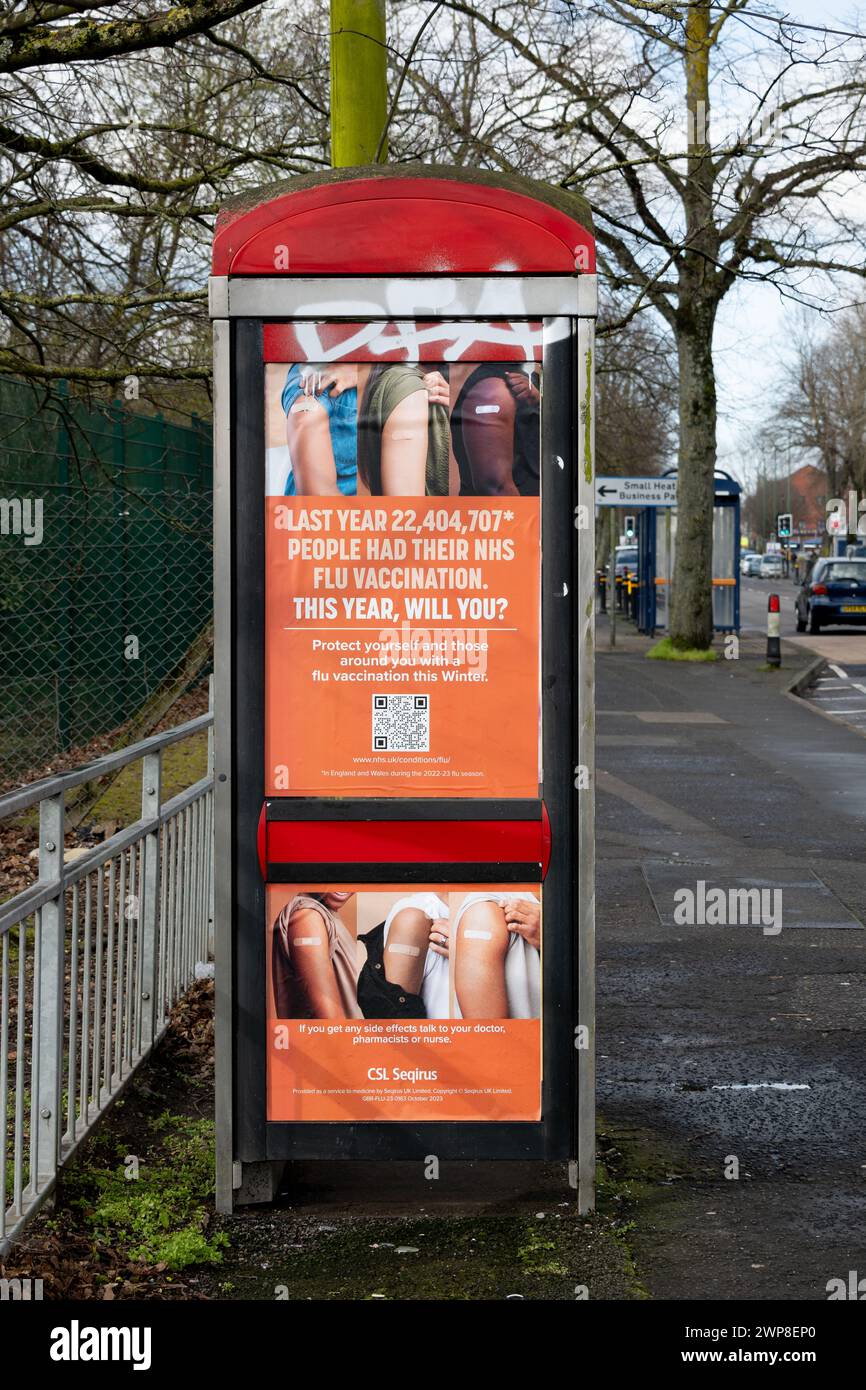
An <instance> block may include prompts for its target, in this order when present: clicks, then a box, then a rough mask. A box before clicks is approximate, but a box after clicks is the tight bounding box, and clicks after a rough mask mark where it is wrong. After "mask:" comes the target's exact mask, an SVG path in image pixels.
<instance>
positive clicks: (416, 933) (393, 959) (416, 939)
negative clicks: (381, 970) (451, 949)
mask: <svg viewBox="0 0 866 1390" xmlns="http://www.w3.org/2000/svg"><path fill="white" fill-rule="evenodd" d="M429 936H430V918H429V917H428V916H427V915H426V913H424V912H422V911H421V909H420V908H419V907H403V908H401V909H400V911H399V912H398V913H396V914H395V916H394V920H393V921H392V923H391V925H390V927H389V928H388V940H387V943H386V945H385V978H386V979H387V980H390V981H391V983H392V984H395V985H399V986H400V987H401V988H402V989H405V990H406V991H407V992H408V993H409V994H420V992H421V981H422V980H423V978H424V962H425V960H426V958H427V942H428V938H429Z"/></svg>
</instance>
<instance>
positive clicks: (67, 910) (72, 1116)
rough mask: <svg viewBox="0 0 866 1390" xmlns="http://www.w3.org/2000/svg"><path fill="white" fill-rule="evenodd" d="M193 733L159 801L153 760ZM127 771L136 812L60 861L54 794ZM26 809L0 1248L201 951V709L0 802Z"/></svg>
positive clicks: (6, 921)
mask: <svg viewBox="0 0 866 1390" xmlns="http://www.w3.org/2000/svg"><path fill="white" fill-rule="evenodd" d="M205 730H206V731H207V732H208V765H207V775H206V776H205V777H203V778H199V779H198V780H197V781H196V782H194V783H192V784H191V785H190V786H188V787H186V788H184V789H183V790H181V791H180V792H178V793H176V794H175V795H173V796H172V797H170V798H169V799H167V800H165V801H163V799H162V755H163V751H164V750H165V749H166V748H168V747H170V746H171V745H172V744H175V743H179V742H181V741H182V740H183V739H186V738H190V737H192V736H194V735H195V734H199V733H202V732H204V731H205ZM135 762H141V764H142V779H141V814H140V817H139V819H138V820H136V821H135V822H134V823H133V824H132V825H128V826H125V827H124V828H123V829H122V830H119V831H117V832H116V833H115V834H114V835H112V836H110V837H109V838H108V839H107V840H104V841H103V842H102V843H101V844H99V845H95V846H93V847H92V848H91V849H88V850H87V852H86V853H85V854H83V855H80V856H78V857H77V858H76V859H75V860H74V861H72V862H70V863H68V864H67V863H65V862H64V848H63V846H64V800H65V795H66V792H67V791H69V790H71V789H72V788H74V787H79V786H82V785H83V784H84V783H87V782H91V781H94V780H95V779H97V778H99V777H102V776H104V775H105V774H106V773H110V772H114V771H118V770H120V769H121V768H123V767H127V766H129V765H130V764H131V763H135ZM36 805H38V806H39V851H38V852H39V876H38V879H37V881H36V882H35V883H34V884H31V885H30V886H29V887H27V888H25V889H23V890H22V891H21V892H19V893H17V894H16V895H15V896H14V897H12V898H10V899H8V900H7V901H6V902H5V903H3V904H2V905H0V1119H2V1121H3V1142H2V1144H0V1255H2V1254H3V1253H5V1251H6V1250H7V1249H8V1247H9V1244H10V1242H11V1241H12V1240H14V1239H15V1238H16V1237H17V1236H18V1235H19V1234H20V1232H21V1229H22V1228H23V1226H24V1225H25V1224H26V1223H27V1222H28V1221H29V1220H30V1219H31V1218H32V1217H33V1216H34V1215H35V1213H36V1212H37V1211H38V1210H39V1208H40V1207H41V1205H42V1203H43V1202H44V1201H45V1199H46V1197H47V1196H48V1195H49V1194H50V1192H51V1191H52V1190H53V1188H54V1185H55V1182H56V1179H57V1174H58V1172H59V1171H60V1168H61V1167H62V1166H63V1164H64V1163H65V1162H66V1161H67V1160H68V1159H69V1157H70V1155H71V1154H72V1153H73V1152H74V1151H75V1149H76V1148H77V1147H78V1145H79V1144H80V1143H81V1141H82V1140H83V1139H84V1138H85V1136H86V1135H87V1134H88V1133H89V1132H90V1131H91V1130H92V1129H93V1127H94V1125H95V1124H96V1123H97V1122H98V1121H99V1119H100V1117H101V1116H102V1115H103V1114H104V1113H105V1111H106V1109H107V1108H108V1107H109V1106H110V1105H111V1104H112V1103H113V1101H114V1100H115V1099H116V1097H117V1096H118V1095H119V1093H120V1091H121V1090H122V1089H123V1087H124V1086H125V1085H126V1083H127V1082H128V1080H129V1078H130V1076H131V1075H132V1074H133V1072H134V1071H135V1069H136V1068H137V1067H138V1066H139V1065H140V1064H141V1063H142V1062H143V1061H144V1059H145V1058H146V1057H147V1056H148V1054H149V1053H150V1051H151V1050H152V1048H153V1047H154V1045H155V1044H156V1042H157V1041H158V1040H159V1038H160V1037H161V1036H162V1034H163V1032H164V1031H165V1028H166V1027H167V1023H168V1015H169V1012H170V1010H171V1008H172V1006H173V1005H174V1003H175V1002H176V1001H177V1000H178V999H179V998H180V997H181V995H182V994H184V993H185V991H186V990H187V989H188V988H189V986H190V985H191V984H192V982H193V979H194V978H195V967H196V963H197V962H198V961H202V960H205V959H207V957H208V955H209V954H211V942H212V924H213V714H212V712H211V713H208V714H204V715H199V716H198V717H197V718H196V719H190V720H187V722H186V723H184V724H179V725H178V726H177V727H176V728H173V729H167V730H166V731H165V732H164V733H161V734H154V735H152V736H151V737H150V738H146V739H142V740H140V742H138V743H135V744H131V745H130V746H129V747H128V748H122V749H118V750H116V751H115V752H113V753H108V754H106V755H105V756H104V757H101V758H96V759H94V760H93V761H92V762H90V763H86V764H83V765H82V766H80V767H77V768H73V769H71V770H70V771H68V772H61V773H57V774H56V775H55V776H52V777H45V778H42V779H41V780H40V781H39V782H34V783H32V784H31V785H30V786H27V787H21V788H18V789H17V790H15V791H13V792H8V793H7V794H6V795H5V796H3V797H0V819H2V818H4V817H7V816H10V815H14V814H17V813H19V812H21V811H25V810H27V809H29V808H30V807H32V806H36Z"/></svg>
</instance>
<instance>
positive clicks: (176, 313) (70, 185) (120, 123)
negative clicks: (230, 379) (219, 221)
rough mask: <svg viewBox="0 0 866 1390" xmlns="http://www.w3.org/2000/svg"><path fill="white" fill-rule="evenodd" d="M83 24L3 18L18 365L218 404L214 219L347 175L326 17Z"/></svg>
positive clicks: (35, 11)
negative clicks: (323, 173)
mask: <svg viewBox="0 0 866 1390" xmlns="http://www.w3.org/2000/svg"><path fill="white" fill-rule="evenodd" d="M80 13H81V14H82V15H84V7H83V6H78V5H74V4H73V5H69V4H66V5H50V6H49V5H45V4H36V5H30V6H27V7H26V8H24V9H21V10H19V11H18V12H16V13H13V14H7V15H6V16H5V17H3V18H2V19H0V73H4V74H5V75H4V76H3V77H2V78H0V80H2V83H3V87H4V89H5V101H4V110H3V116H2V119H0V184H2V190H3V195H4V196H3V199H2V211H0V370H3V371H6V372H10V373H15V374H16V375H19V376H26V377H29V378H31V379H36V380H45V381H46V382H50V381H51V380H53V379H55V378H57V377H59V376H62V377H66V378H67V379H69V380H71V381H72V382H73V383H76V384H77V387H78V389H86V388H91V389H93V390H97V391H99V390H100V389H104V388H106V387H116V386H117V385H119V384H122V383H126V386H125V392H126V394H127V395H130V394H133V395H137V394H138V393H139V391H140V392H141V394H142V395H147V396H149V397H150V399H152V400H154V401H156V402H157V403H160V404H166V403H167V402H168V403H171V404H174V405H177V404H178V402H186V404H187V405H201V404H202V402H203V401H206V394H205V393H206V391H207V389H208V382H209V374H210V363H209V356H210V353H209V342H208V335H207V332H206V326H207V325H206V313H205V305H204V301H205V289H204V281H205V278H206V274H207V262H208V253H209V243H210V237H211V232H212V224H213V217H214V214H215V213H216V211H217V209H218V208H219V206H220V205H221V203H223V202H224V201H225V200H226V198H227V197H229V196H232V195H234V194H236V193H238V192H240V191H242V190H243V189H244V188H245V187H250V186H254V185H257V184H260V183H267V182H271V181H273V180H274V179H275V178H282V177H285V176H286V175H289V174H292V173H298V172H309V171H310V170H311V169H313V168H316V167H321V166H327V164H328V110H327V95H326V94H327V46H326V43H323V40H324V39H325V38H326V35H327V11H326V10H325V9H323V7H322V6H321V5H320V4H315V3H310V4H307V5H302V6H301V7H295V8H294V9H293V14H292V26H291V41H290V42H289V43H286V39H285V34H286V14H285V11H284V10H283V8H282V7H280V6H276V5H262V4H261V0H221V2H218V3H210V4H192V5H189V6H183V7H180V8H175V9H171V8H162V7H161V6H160V5H159V4H158V3H153V0H147V3H146V4H144V5H142V4H133V3H128V4H127V3H121V4H116V3H109V4H106V5H103V6H101V7H100V8H99V9H98V10H95V11H88V12H87V13H86V15H84V17H82V18H80V19H79V18H78V15H79V14H80ZM94 60H98V61H94ZM127 379H130V380H131V383H132V384H130V380H127Z"/></svg>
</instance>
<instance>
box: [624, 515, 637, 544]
mask: <svg viewBox="0 0 866 1390" xmlns="http://www.w3.org/2000/svg"><path fill="white" fill-rule="evenodd" d="M634 533H635V524H634V517H633V516H627V517H626V519H625V538H626V540H627V541H633V540H634Z"/></svg>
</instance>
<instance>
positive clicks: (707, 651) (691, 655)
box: [647, 637, 719, 661]
mask: <svg viewBox="0 0 866 1390" xmlns="http://www.w3.org/2000/svg"><path fill="white" fill-rule="evenodd" d="M647 658H648V660H649V661H718V659H719V654H718V652H715V651H713V649H712V647H678V646H676V645H675V643H674V639H673V638H672V637H663V638H662V640H661V641H660V642H656V644H655V646H654V647H650V649H649V651H648V652H647Z"/></svg>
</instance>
